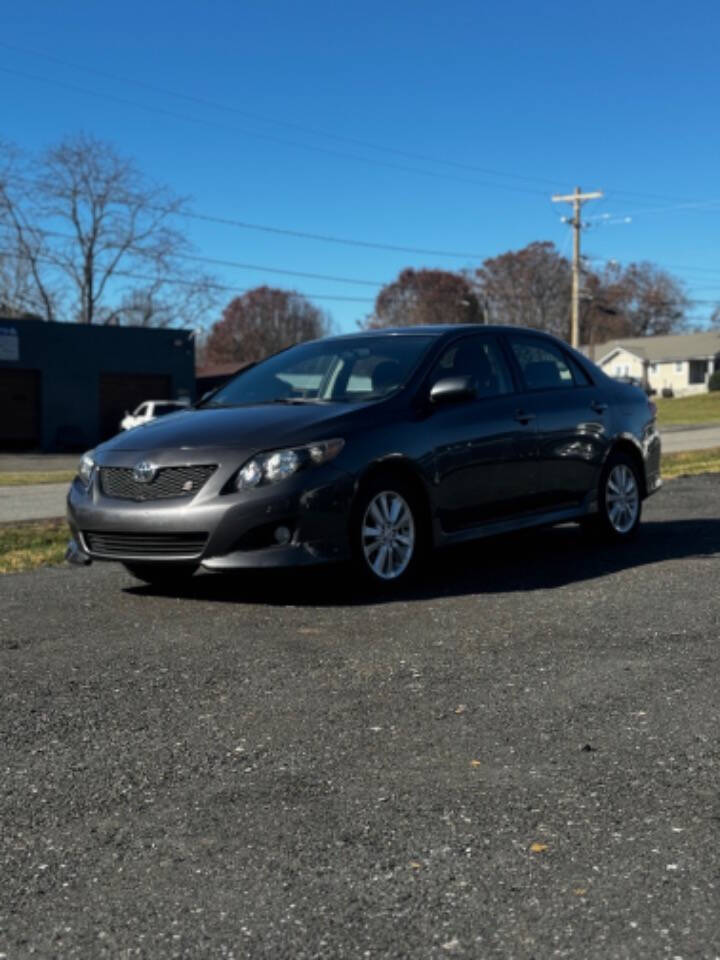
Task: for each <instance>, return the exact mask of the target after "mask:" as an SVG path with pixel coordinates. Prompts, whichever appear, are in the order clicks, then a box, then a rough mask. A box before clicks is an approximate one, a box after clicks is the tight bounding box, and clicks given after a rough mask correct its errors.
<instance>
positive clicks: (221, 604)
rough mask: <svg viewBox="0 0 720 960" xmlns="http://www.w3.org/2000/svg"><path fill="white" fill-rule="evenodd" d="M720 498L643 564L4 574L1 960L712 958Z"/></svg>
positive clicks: (537, 556)
mask: <svg viewBox="0 0 720 960" xmlns="http://www.w3.org/2000/svg"><path fill="white" fill-rule="evenodd" d="M719 586H720V481H719V480H718V479H717V478H712V477H697V478H692V479H678V480H673V481H671V482H669V483H668V484H667V485H666V486H665V487H664V488H663V490H661V491H660V492H659V493H658V494H657V495H656V496H654V497H653V498H651V500H650V501H648V502H647V504H646V509H645V522H644V524H643V527H642V530H641V533H640V535H639V536H638V538H637V539H636V540H635V541H634V542H633V543H631V544H626V545H624V547H623V548H617V547H615V548H613V547H610V546H597V545H594V544H593V543H592V541H588V540H586V539H585V536H584V535H583V534H582V533H581V532H580V531H579V530H578V529H577V528H575V527H571V526H568V527H563V528H558V529H555V530H550V531H542V532H535V533H532V534H526V535H524V536H516V537H513V538H510V539H505V540H498V541H492V542H491V541H487V542H484V543H480V544H476V545H473V546H472V547H465V548H463V549H459V550H453V551H448V552H446V553H444V554H441V555H438V556H437V557H436V560H435V563H434V569H433V570H431V571H429V572H428V573H427V574H426V575H425V576H424V578H423V579H422V580H421V581H420V583H419V584H418V585H417V586H416V587H415V588H414V589H413V590H412V591H409V592H408V593H407V594H405V595H404V596H402V597H401V598H399V599H396V600H393V601H388V602H382V601H381V600H379V599H375V598H373V597H371V596H368V595H366V594H364V593H363V592H362V591H361V590H359V588H358V586H357V583H356V582H355V581H354V580H353V579H352V578H351V577H349V576H348V575H347V574H346V573H345V572H344V571H339V572H337V573H332V572H327V571H320V572H318V571H316V572H306V573H303V574H302V575H301V574H298V573H293V574H280V575H277V574H273V575H270V574H265V575H263V576H260V575H256V574H254V575H248V574H242V575H239V576H223V577H221V576H212V575H204V576H199V577H196V578H195V580H194V581H192V582H191V584H190V585H189V586H187V587H186V589H185V592H183V593H173V592H167V593H162V592H158V591H156V590H153V589H151V588H148V587H142V586H139V585H138V584H137V582H136V581H133V580H132V578H131V577H130V576H129V575H128V574H126V573H125V572H124V571H123V570H122V568H120V567H118V566H116V565H100V564H95V565H93V566H92V567H90V568H86V569H70V568H65V567H61V568H55V569H45V570H41V571H37V572H35V573H28V574H15V575H8V576H5V577H1V578H0V731H1V733H0V737H1V739H0V743H1V744H2V752H1V753H0V770H1V771H2V776H1V777H0V823H1V824H2V831H0V877H2V883H0V955H2V956H4V957H7V960H14V958H20V957H23V958H24V957H28V956H35V957H62V958H88V957H93V958H95V957H112V958H118V957H121V958H126V957H127V958H129V957H147V958H166V957H193V958H198V957H200V958H202V957H208V958H210V957H212V958H253V960H255V958H273V960H277V958H286V957H287V958H294V960H295V958H298V960H301V958H308V960H309V958H328V960H330V958H332V960H340V958H413V960H414V958H441V957H442V958H444V957H455V956H457V957H473V958H510V957H512V958H528V960H529V958H537V960H539V958H548V957H573V958H575V957H577V958H582V960H595V958H598V960H600V958H602V960H608V958H652V960H658V958H673V957H682V958H683V960H689V958H714V957H717V956H720V909H719V908H720V873H719V872H718V856H717V850H718V843H719V841H720V800H719V796H720V747H719V740H718V732H719V730H720V700H719V699H718V694H717V678H718V669H719V667H720V649H719V647H718V638H719V637H720V590H719V589H718V587H719Z"/></svg>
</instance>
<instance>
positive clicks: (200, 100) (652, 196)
mask: <svg viewBox="0 0 720 960" xmlns="http://www.w3.org/2000/svg"><path fill="white" fill-rule="evenodd" d="M0 47H3V48H4V49H6V50H11V51H13V52H15V53H20V54H22V55H23V56H32V57H37V58H39V59H41V60H47V61H49V62H51V63H57V64H58V65H60V66H63V67H67V68H69V69H71V70H80V71H82V72H84V73H87V74H89V75H91V76H96V77H103V78H105V79H106V80H111V81H112V82H114V83H122V84H131V85H134V86H136V87H139V88H141V89H143V90H149V91H151V92H153V93H159V94H161V95H162V96H168V97H174V98H175V99H178V100H184V101H185V102H187V103H194V104H197V105H198V106H202V107H210V108H212V109H215V110H221V111H223V112H225V113H231V114H235V115H237V116H242V117H247V118H248V119H250V120H258V121H260V122H262V123H271V124H274V125H275V126H280V127H286V128H287V129H291V130H297V131H298V132H300V133H306V134H309V135H311V136H315V137H325V138H326V139H329V140H336V141H338V142H342V143H352V144H355V145H357V146H361V147H366V148H368V149H371V150H377V151H381V152H384V153H390V154H394V155H395V156H400V157H407V158H408V159H411V160H422V161H425V162H429V163H437V164H442V165H444V166H450V167H454V168H456V169H459V170H467V171H469V172H473V173H481V174H484V175H486V176H493V177H503V178H505V179H506V180H518V181H522V182H525V183H538V184H544V185H546V186H557V185H558V184H559V183H560V182H561V181H559V180H553V179H551V178H549V177H538V176H528V175H527V174H517V173H508V172H506V171H503V170H495V169H492V168H488V167H481V166H477V165H476V164H470V163H463V162H461V161H458V160H451V159H448V158H445V157H437V156H433V155H430V154H424V153H417V152H413V151H409V150H401V149H399V148H397V147H393V146H388V145H386V144H379V143H375V142H373V141H370V140H363V139H360V138H358V137H349V136H347V135H343V134H337V133H331V132H329V131H327V130H319V129H317V128H314V127H308V126H305V125H304V124H300V123H297V122H294V121H290V120H284V119H278V118H276V117H269V116H267V115H265V114H259V113H254V112H252V111H249V110H244V109H242V108H240V107H236V106H234V105H232V104H228V103H223V102H220V101H218V100H212V99H210V98H207V97H199V96H197V95H195V94H189V93H186V92H184V91H179V90H172V89H170V88H169V87H163V86H158V85H157V84H152V83H147V82H146V81H143V80H139V79H137V77H124V76H120V75H118V74H114V73H110V72H109V71H105V70H98V69H96V68H94V67H89V66H87V65H86V64H80V63H74V62H71V61H69V60H65V59H63V58H61V57H56V56H54V55H53V54H50V53H47V52H44V51H40V50H32V49H29V48H26V47H19V46H17V45H15V44H10V43H6V42H5V41H2V40H0ZM35 79H42V80H43V81H44V82H54V81H50V80H47V79H46V78H35ZM85 92H91V91H85ZM92 92H95V93H97V91H92ZM98 95H100V94H98ZM185 119H191V118H185ZM250 135H251V136H254V135H255V134H250ZM293 145H294V146H301V145H300V144H293ZM353 159H361V158H358V157H354V158H353ZM363 159H365V160H366V161H367V162H372V161H370V160H369V159H368V158H363ZM417 172H421V171H417ZM423 172H424V173H426V174H428V175H429V171H423ZM438 175H440V174H438ZM473 182H474V181H473ZM498 186H499V185H498ZM534 192H540V191H534ZM608 192H610V193H612V194H617V195H618V196H625V197H629V198H631V199H632V198H640V199H641V200H649V201H661V202H664V203H674V204H678V205H684V204H692V203H693V202H694V201H691V200H688V199H687V198H678V197H668V196H666V195H662V194H656V193H643V192H641V191H636V190H622V189H614V188H612V187H611V188H609V190H608Z"/></svg>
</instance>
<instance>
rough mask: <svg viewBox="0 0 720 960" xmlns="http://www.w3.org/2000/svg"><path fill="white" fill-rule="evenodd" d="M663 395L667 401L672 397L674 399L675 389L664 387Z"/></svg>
mask: <svg viewBox="0 0 720 960" xmlns="http://www.w3.org/2000/svg"><path fill="white" fill-rule="evenodd" d="M662 395H663V396H664V397H665V398H667V399H669V398H670V397H674V396H675V394H674V393H673V388H672V387H663V388H662Z"/></svg>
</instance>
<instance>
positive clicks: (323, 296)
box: [0, 249, 375, 303]
mask: <svg viewBox="0 0 720 960" xmlns="http://www.w3.org/2000/svg"><path fill="white" fill-rule="evenodd" d="M0 254H2V255H3V256H8V257H13V258H15V259H18V260H28V259H30V257H29V255H28V254H24V253H19V252H18V251H16V250H3V249H0ZM36 259H37V260H39V261H40V262H41V263H48V264H50V265H51V266H54V267H56V268H57V266H58V265H57V263H55V261H54V260H52V259H51V258H49V257H42V256H40V257H37V258H36ZM112 275H113V276H114V277H125V278H126V279H129V280H142V281H144V282H145V283H154V282H158V281H159V282H161V283H167V284H173V285H176V286H181V287H182V286H184V287H194V286H197V282H196V281H195V280H183V279H182V278H181V277H170V276H162V275H160V274H143V273H135V272H134V271H131V270H114V271H113V274H112ZM203 286H205V287H207V288H208V289H210V290H218V291H222V292H224V293H235V294H243V293H248V292H249V290H250V289H252V288H250V287H243V288H240V287H231V286H228V285H227V284H224V283H214V282H212V281H207V282H204V283H203ZM292 292H293V293H297V294H298V295H299V296H301V297H305V298H307V299H308V300H335V301H342V302H344V303H375V300H374V299H373V298H372V297H343V296H336V295H335V294H329V293H303V292H301V291H299V290H295V291H292Z"/></svg>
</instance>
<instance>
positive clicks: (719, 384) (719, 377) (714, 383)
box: [708, 370, 720, 390]
mask: <svg viewBox="0 0 720 960" xmlns="http://www.w3.org/2000/svg"><path fill="white" fill-rule="evenodd" d="M708 390H720V370H716V371H715V373H713V374H712V376H711V377H710V379H709V380H708Z"/></svg>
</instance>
